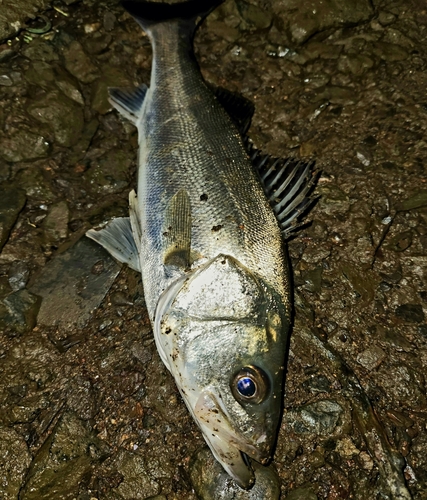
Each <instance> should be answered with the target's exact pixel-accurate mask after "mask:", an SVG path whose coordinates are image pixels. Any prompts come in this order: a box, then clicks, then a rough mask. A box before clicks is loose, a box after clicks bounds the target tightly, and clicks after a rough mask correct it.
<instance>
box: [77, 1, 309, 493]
mask: <svg viewBox="0 0 427 500" xmlns="http://www.w3.org/2000/svg"><path fill="white" fill-rule="evenodd" d="M219 3H221V0H190V1H188V2H185V3H183V4H182V16H180V12H181V11H180V10H179V8H180V7H179V5H174V6H171V5H169V4H153V3H147V2H142V1H128V2H124V3H123V5H124V7H125V8H126V9H127V10H128V11H129V12H130V13H131V14H132V15H134V17H135V18H136V19H137V21H138V22H139V23H140V24H141V25H142V26H143V28H144V29H145V31H147V33H148V35H149V37H150V40H151V42H152V45H153V67H152V75H151V81H150V87H149V88H148V89H147V88H146V87H145V86H141V87H139V88H138V89H136V90H135V91H134V92H127V91H122V90H121V89H112V91H111V99H112V103H113V104H114V106H115V107H116V108H117V109H118V110H119V111H120V112H121V113H122V114H123V115H124V116H126V117H127V118H129V119H131V120H132V121H133V123H134V124H135V125H136V126H137V128H138V134H139V148H140V149H139V165H138V189H137V193H138V194H137V196H136V195H135V193H134V192H132V193H131V195H130V218H129V219H115V220H113V221H112V222H111V223H110V224H109V225H108V226H107V227H106V228H104V229H103V230H101V231H94V230H91V231H89V232H88V233H87V234H88V236H89V237H91V238H92V239H94V240H96V241H98V242H99V243H100V244H101V245H103V246H104V247H105V248H107V249H108V250H109V251H110V252H111V253H112V254H113V255H114V256H115V257H116V258H117V259H118V260H120V261H122V262H126V263H128V264H129V265H130V266H131V267H133V268H134V269H138V270H140V271H141V273H142V280H143V286H144V294H145V298H146V303H147V309H148V314H149V317H150V320H151V322H152V325H153V331H154V336H155V340H156V345H157V348H158V351H159V354H160V356H161V358H162V360H163V362H164V363H165V365H166V366H167V368H168V369H169V370H170V372H171V373H172V375H173V376H174V378H175V381H176V383H177V386H178V388H179V390H180V392H181V394H182V397H183V399H184V401H185V403H186V405H187V407H188V409H189V410H190V413H191V414H192V415H193V417H194V419H195V420H196V422H197V423H198V425H199V427H200V428H201V430H202V432H203V435H204V437H205V439H206V442H207V443H208V445H209V446H210V448H211V450H212V452H213V453H214V455H215V457H216V458H217V459H218V461H219V462H220V463H221V464H222V466H223V467H224V469H225V470H226V471H227V472H228V473H229V474H230V475H231V476H232V477H233V478H234V479H235V480H236V481H237V482H238V484H239V485H240V486H242V487H244V488H248V487H250V486H251V484H252V483H253V479H254V475H253V471H252V469H251V467H250V465H249V462H248V460H247V459H245V458H244V457H243V456H242V453H244V454H245V455H247V456H249V457H251V458H253V459H255V460H257V461H259V462H261V463H266V462H268V461H269V460H270V458H271V454H272V449H273V446H274V442H275V439H276V434H277V428H278V424H279V418H280V410H281V394H282V385H283V369H284V359H285V351H286V344H287V336H288V332H289V327H290V311H291V305H290V304H291V303H290V288H289V277H288V267H287V259H286V254H285V251H284V244H283V236H282V229H283V227H284V226H283V224H288V225H289V223H290V221H292V220H293V219H296V217H297V216H298V215H299V213H300V211H301V210H300V209H299V207H305V206H306V197H305V195H306V192H307V191H308V189H309V185H310V182H309V181H307V180H306V179H305V178H306V177H307V173H308V172H309V167H304V168H303V169H302V170H301V168H299V169H298V168H295V169H294V171H293V172H292V173H291V175H288V174H287V173H286V175H285V174H284V172H285V170H286V166H287V164H280V165H278V167H277V166H276V163H277V162H276V163H275V164H273V165H272V166H270V167H269V169H268V168H267V169H265V170H264V179H267V180H268V179H270V184H269V183H268V182H265V183H264V185H263V184H262V182H261V180H260V176H261V177H262V175H261V173H262V172H261V170H262V169H261V170H258V171H257V170H256V169H255V168H254V166H253V164H252V162H251V160H250V159H249V157H248V153H247V151H246V149H245V146H244V143H243V140H242V137H241V134H240V132H239V130H238V128H237V126H236V125H235V122H234V121H233V119H232V118H231V117H230V116H229V114H228V113H227V111H226V110H225V109H224V108H223V107H222V105H221V104H220V102H219V101H218V99H217V98H216V97H215V95H214V94H213V93H212V91H211V90H210V89H209V88H208V87H207V86H206V84H205V82H204V80H203V78H202V76H201V74H200V70H199V68H198V65H197V63H196V61H195V58H194V55H193V52H192V37H193V33H194V30H195V28H196V26H197V24H198V21H199V20H200V17H203V16H204V15H206V14H207V13H208V12H209V11H210V10H211V9H212V8H213V7H215V6H216V5H217V4H219ZM162 16H164V18H163V17H162ZM258 163H259V164H263V163H265V161H264V160H262V161H259V162H258ZM286 172H287V170H286ZM284 175H285V176H284ZM271 179H273V180H272V181H271ZM289 186H290V187H289ZM285 188H286V189H287V193H288V194H287V195H286V197H285V198H283V196H280V195H281V193H282V192H283V191H285ZM266 194H267V196H266ZM268 198H270V200H269V199H268ZM275 202H277V203H276V208H275V207H274V203H275ZM277 218H279V222H278V220H277ZM280 218H282V219H281V220H280Z"/></svg>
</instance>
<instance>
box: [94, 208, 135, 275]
mask: <svg viewBox="0 0 427 500" xmlns="http://www.w3.org/2000/svg"><path fill="white" fill-rule="evenodd" d="M86 236H87V237H88V238H90V239H91V240H94V241H96V242H97V243H99V244H100V245H101V246H103V247H104V248H105V250H107V252H109V253H110V254H111V255H112V256H113V257H114V258H115V259H117V260H118V261H119V262H123V264H127V265H128V266H129V267H131V268H132V269H134V270H135V271H139V272H141V266H140V264H139V255H138V249H137V248H136V245H135V240H134V239H133V235H132V229H131V226H130V221H129V217H117V218H116V219H113V220H111V221H110V222H108V224H107V225H106V226H105V227H104V228H103V229H100V230H95V229H90V230H89V231H87V232H86Z"/></svg>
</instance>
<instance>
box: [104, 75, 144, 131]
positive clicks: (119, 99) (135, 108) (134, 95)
mask: <svg viewBox="0 0 427 500" xmlns="http://www.w3.org/2000/svg"><path fill="white" fill-rule="evenodd" d="M147 90H148V87H147V85H145V84H142V85H140V86H139V87H136V88H135V89H131V90H129V89H122V88H118V87H111V88H109V89H108V93H109V94H110V102H111V104H112V105H113V106H114V107H115V108H116V109H117V111H119V113H120V114H121V115H123V116H124V117H125V118H127V119H128V120H130V121H131V122H132V123H133V124H135V125H136V122H137V121H138V117H139V114H140V111H141V108H142V105H143V103H144V99H145V94H146V93H147Z"/></svg>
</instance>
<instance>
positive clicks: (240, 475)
mask: <svg viewBox="0 0 427 500" xmlns="http://www.w3.org/2000/svg"><path fill="white" fill-rule="evenodd" d="M202 431H203V436H204V438H205V441H206V443H207V444H208V446H209V448H210V449H211V451H212V453H213V455H214V457H215V458H216V459H217V461H218V462H219V463H220V464H221V466H222V467H223V469H224V470H225V471H226V472H227V474H229V475H230V476H231V477H232V478H233V479H234V481H235V482H236V483H237V484H238V485H239V486H240V488H242V489H245V490H248V489H250V488H252V486H253V485H254V483H255V474H254V471H253V469H252V466H251V460H255V461H256V462H258V463H260V464H261V465H266V464H267V463H268V462H269V461H270V460H271V457H270V453H268V454H266V453H263V452H262V451H260V450H258V449H257V448H255V447H254V446H252V445H249V444H246V443H238V442H235V441H234V440H229V439H226V438H225V439H221V437H220V436H219V435H214V434H212V433H211V432H209V430H207V432H206V429H203V428H202Z"/></svg>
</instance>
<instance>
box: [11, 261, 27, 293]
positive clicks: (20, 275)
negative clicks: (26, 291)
mask: <svg viewBox="0 0 427 500" xmlns="http://www.w3.org/2000/svg"><path fill="white" fill-rule="evenodd" d="M29 276H30V270H29V268H28V266H27V263H26V262H24V261H22V260H16V261H14V262H13V263H12V264H11V266H10V268H9V273H8V281H9V284H10V287H11V288H12V290H13V291H14V292H17V291H18V290H22V289H23V288H25V285H26V284H27V282H28V278H29Z"/></svg>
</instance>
